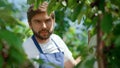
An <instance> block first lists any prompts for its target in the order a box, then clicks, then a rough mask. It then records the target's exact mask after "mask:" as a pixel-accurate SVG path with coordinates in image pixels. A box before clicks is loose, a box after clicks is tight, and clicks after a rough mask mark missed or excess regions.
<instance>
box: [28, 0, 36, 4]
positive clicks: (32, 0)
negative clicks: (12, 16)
mask: <svg viewBox="0 0 120 68" xmlns="http://www.w3.org/2000/svg"><path fill="white" fill-rule="evenodd" d="M34 2H35V0H27V4H33V3H34Z"/></svg>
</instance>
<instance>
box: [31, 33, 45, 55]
mask: <svg viewBox="0 0 120 68" xmlns="http://www.w3.org/2000/svg"><path fill="white" fill-rule="evenodd" d="M32 40H33V41H34V44H35V45H36V47H37V49H38V50H39V51H40V53H43V51H42V49H41V47H40V46H39V44H38V42H37V40H36V39H35V36H34V35H33V36H32Z"/></svg>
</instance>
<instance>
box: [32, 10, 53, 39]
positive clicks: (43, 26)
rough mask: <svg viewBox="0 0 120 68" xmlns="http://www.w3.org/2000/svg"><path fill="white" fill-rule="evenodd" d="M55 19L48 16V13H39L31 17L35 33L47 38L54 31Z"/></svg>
mask: <svg viewBox="0 0 120 68" xmlns="http://www.w3.org/2000/svg"><path fill="white" fill-rule="evenodd" d="M53 26H54V19H52V17H51V16H48V15H47V13H45V12H43V13H39V14H37V15H35V16H33V18H32V19H31V24H30V27H31V29H32V31H33V33H34V35H35V36H36V37H37V38H39V39H41V40H46V39H48V38H49V37H50V35H51V34H52V32H53Z"/></svg>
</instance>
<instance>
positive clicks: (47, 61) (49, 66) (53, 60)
mask: <svg viewBox="0 0 120 68" xmlns="http://www.w3.org/2000/svg"><path fill="white" fill-rule="evenodd" d="M32 39H33V41H34V43H35V45H36V47H37V49H38V50H39V52H40V59H42V60H43V62H44V63H43V64H40V66H39V68H56V67H58V68H64V53H63V52H61V51H60V49H59V47H58V45H57V44H56V43H55V41H54V40H53V39H52V41H53V42H54V44H55V45H56V47H57V48H58V50H59V52H56V53H43V51H42V49H41V47H40V46H39V44H38V42H37V40H36V39H35V37H34V35H33V36H32Z"/></svg>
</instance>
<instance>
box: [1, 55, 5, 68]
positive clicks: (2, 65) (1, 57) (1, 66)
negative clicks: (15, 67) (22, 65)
mask: <svg viewBox="0 0 120 68" xmlns="http://www.w3.org/2000/svg"><path fill="white" fill-rule="evenodd" d="M3 62H4V60H3V57H2V55H0V68H2V66H3Z"/></svg>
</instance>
